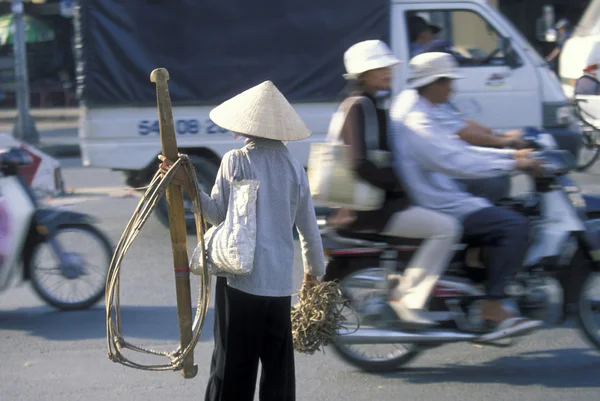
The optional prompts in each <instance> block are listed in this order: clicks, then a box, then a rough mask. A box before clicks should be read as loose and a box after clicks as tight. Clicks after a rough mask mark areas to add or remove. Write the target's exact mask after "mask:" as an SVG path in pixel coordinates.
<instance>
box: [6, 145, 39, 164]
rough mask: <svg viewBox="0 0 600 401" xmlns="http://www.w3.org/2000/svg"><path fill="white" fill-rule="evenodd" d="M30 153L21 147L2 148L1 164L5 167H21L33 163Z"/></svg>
mask: <svg viewBox="0 0 600 401" xmlns="http://www.w3.org/2000/svg"><path fill="white" fill-rule="evenodd" d="M32 161H33V160H32V159H31V156H30V155H29V153H27V152H25V151H24V150H21V149H19V148H8V149H0V165H1V166H5V167H21V166H27V165H28V164H31V162H32Z"/></svg>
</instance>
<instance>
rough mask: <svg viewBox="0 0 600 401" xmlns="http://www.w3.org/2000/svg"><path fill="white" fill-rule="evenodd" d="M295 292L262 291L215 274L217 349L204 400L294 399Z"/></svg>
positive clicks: (280, 400)
mask: <svg viewBox="0 0 600 401" xmlns="http://www.w3.org/2000/svg"><path fill="white" fill-rule="evenodd" d="M291 301H292V300H291V297H259V296H256V295H251V294H247V293H245V292H242V291H239V290H236V289H234V288H231V287H229V286H227V280H226V279H225V278H222V277H218V278H217V285H216V293H215V327H214V336H215V349H214V351H213V356H212V361H211V366H210V378H209V381H208V387H207V389H206V395H205V401H252V400H253V399H254V393H255V388H256V377H257V374H258V365H259V364H258V363H259V361H260V362H261V364H262V372H261V377H260V390H259V398H260V400H261V401H295V399H296V379H295V368H294V345H293V340H292V324H291V319H290V313H291Z"/></svg>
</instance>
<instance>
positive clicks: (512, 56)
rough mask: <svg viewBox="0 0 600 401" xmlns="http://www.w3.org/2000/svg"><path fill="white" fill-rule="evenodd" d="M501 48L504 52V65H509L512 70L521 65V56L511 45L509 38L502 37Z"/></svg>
mask: <svg viewBox="0 0 600 401" xmlns="http://www.w3.org/2000/svg"><path fill="white" fill-rule="evenodd" d="M502 50H503V53H504V60H505V62H506V65H507V66H509V67H510V68H511V69H513V70H514V69H516V68H519V67H520V66H521V65H523V63H522V61H521V58H520V57H519V55H518V54H517V52H515V51H514V49H513V47H512V43H511V41H510V38H502Z"/></svg>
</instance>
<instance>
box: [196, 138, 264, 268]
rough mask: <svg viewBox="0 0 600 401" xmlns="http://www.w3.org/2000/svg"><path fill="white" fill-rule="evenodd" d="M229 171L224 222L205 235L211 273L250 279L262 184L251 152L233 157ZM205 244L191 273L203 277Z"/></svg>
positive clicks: (244, 150)
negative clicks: (250, 156) (252, 167)
mask: <svg viewBox="0 0 600 401" xmlns="http://www.w3.org/2000/svg"><path fill="white" fill-rule="evenodd" d="M229 171H230V172H231V174H232V177H231V179H230V185H229V201H228V205H227V212H226V214H225V220H224V221H223V222H222V223H221V224H219V225H218V226H213V227H211V228H210V229H209V230H208V231H207V232H206V234H205V235H204V240H205V243H206V255H207V262H208V269H209V272H210V273H211V274H214V275H217V276H231V275H249V274H250V273H252V268H253V266H254V251H255V249H256V200H257V196H258V187H259V181H258V180H257V179H256V177H255V175H254V174H253V172H252V169H251V166H250V160H249V158H248V151H247V150H246V149H243V148H242V149H238V150H236V151H235V153H234V154H233V155H232V164H231V165H230V168H229ZM203 251H204V250H203V249H202V244H201V243H200V244H198V246H197V247H196V249H195V250H194V253H193V255H192V259H191V262H190V271H191V272H192V273H194V274H202V259H203Z"/></svg>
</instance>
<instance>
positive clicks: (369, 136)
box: [327, 96, 379, 150]
mask: <svg viewBox="0 0 600 401" xmlns="http://www.w3.org/2000/svg"><path fill="white" fill-rule="evenodd" d="M357 102H360V103H361V105H362V107H361V108H362V110H363V115H364V119H365V127H364V129H365V145H366V147H367V149H368V150H377V149H379V122H378V120H377V111H376V110H375V105H373V103H372V102H371V101H370V100H369V99H368V98H367V97H366V96H350V97H348V98H346V99H345V100H344V101H343V102H342V103H341V104H340V106H339V107H338V109H337V111H336V112H335V113H334V115H333V117H332V118H331V123H330V124H329V131H328V133H327V139H328V140H329V141H331V142H334V143H341V142H342V128H343V127H344V122H345V121H346V118H347V117H348V112H349V111H350V109H351V108H352V106H353V105H354V104H355V103H357Z"/></svg>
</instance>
